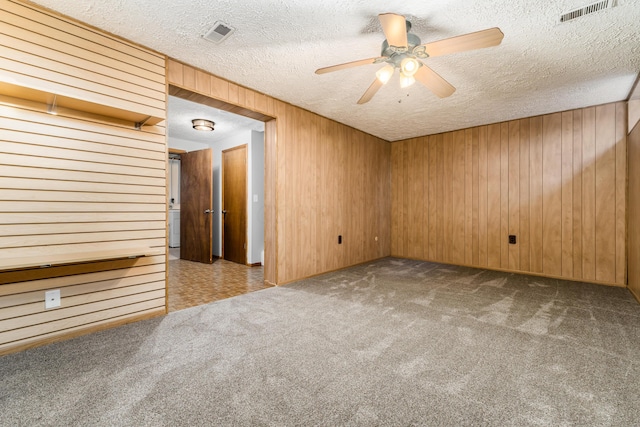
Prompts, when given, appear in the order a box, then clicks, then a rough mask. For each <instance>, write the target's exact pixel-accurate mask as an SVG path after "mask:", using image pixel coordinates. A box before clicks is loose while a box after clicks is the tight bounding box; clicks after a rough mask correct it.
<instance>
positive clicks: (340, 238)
mask: <svg viewBox="0 0 640 427" xmlns="http://www.w3.org/2000/svg"><path fill="white" fill-rule="evenodd" d="M338 244H339V245H341V244H342V234H341V235H339V236H338Z"/></svg>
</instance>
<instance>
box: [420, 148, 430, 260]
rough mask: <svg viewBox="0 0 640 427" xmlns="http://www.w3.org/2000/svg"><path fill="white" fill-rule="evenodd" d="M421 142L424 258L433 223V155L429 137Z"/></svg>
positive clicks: (421, 205) (427, 255) (426, 255)
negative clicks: (431, 174)
mask: <svg viewBox="0 0 640 427" xmlns="http://www.w3.org/2000/svg"><path fill="white" fill-rule="evenodd" d="M419 141H420V143H421V145H422V165H423V170H422V177H421V179H422V195H423V199H422V200H421V204H420V207H421V209H422V221H423V223H422V232H423V237H422V254H421V258H422V259H428V258H429V244H430V237H431V236H430V234H429V231H430V226H431V223H430V221H429V215H430V214H429V211H430V203H431V198H430V194H429V189H430V182H429V176H430V175H429V174H430V173H431V157H430V155H429V145H428V142H429V138H421V139H420V140H419Z"/></svg>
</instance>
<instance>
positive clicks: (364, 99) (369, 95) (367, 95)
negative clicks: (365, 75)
mask: <svg viewBox="0 0 640 427" xmlns="http://www.w3.org/2000/svg"><path fill="white" fill-rule="evenodd" d="M383 84H384V83H382V82H381V81H380V80H378V79H377V78H376V79H375V80H374V81H373V83H371V86H369V89H367V90H366V92H365V93H364V94H363V95H362V97H361V98H360V99H359V100H358V104H365V103H367V102H369V101H371V98H373V95H375V94H376V92H377V91H378V90H379V89H380V88H381V87H382V85H383Z"/></svg>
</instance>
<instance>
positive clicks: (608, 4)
mask: <svg viewBox="0 0 640 427" xmlns="http://www.w3.org/2000/svg"><path fill="white" fill-rule="evenodd" d="M615 3H616V2H615V0H602V1H597V2H595V3H591V4H589V5H587V6H583V7H581V8H578V9H574V10H570V11H569V12H565V13H563V14H562V15H560V22H561V23H562V22H567V21H571V20H572V19H576V18H580V17H581V16H585V15H589V14H590V13H595V12H599V11H601V10H603V9H610V8H612V7H614V6H615Z"/></svg>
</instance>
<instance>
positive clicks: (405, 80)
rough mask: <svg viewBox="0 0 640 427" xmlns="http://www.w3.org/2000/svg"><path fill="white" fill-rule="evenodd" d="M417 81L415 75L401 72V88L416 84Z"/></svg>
mask: <svg viewBox="0 0 640 427" xmlns="http://www.w3.org/2000/svg"><path fill="white" fill-rule="evenodd" d="M415 82H416V79H415V78H414V77H413V76H407V75H406V74H404V73H400V87H401V88H403V89H404V88H407V87H409V86H411V85H412V84H414V83H415Z"/></svg>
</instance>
